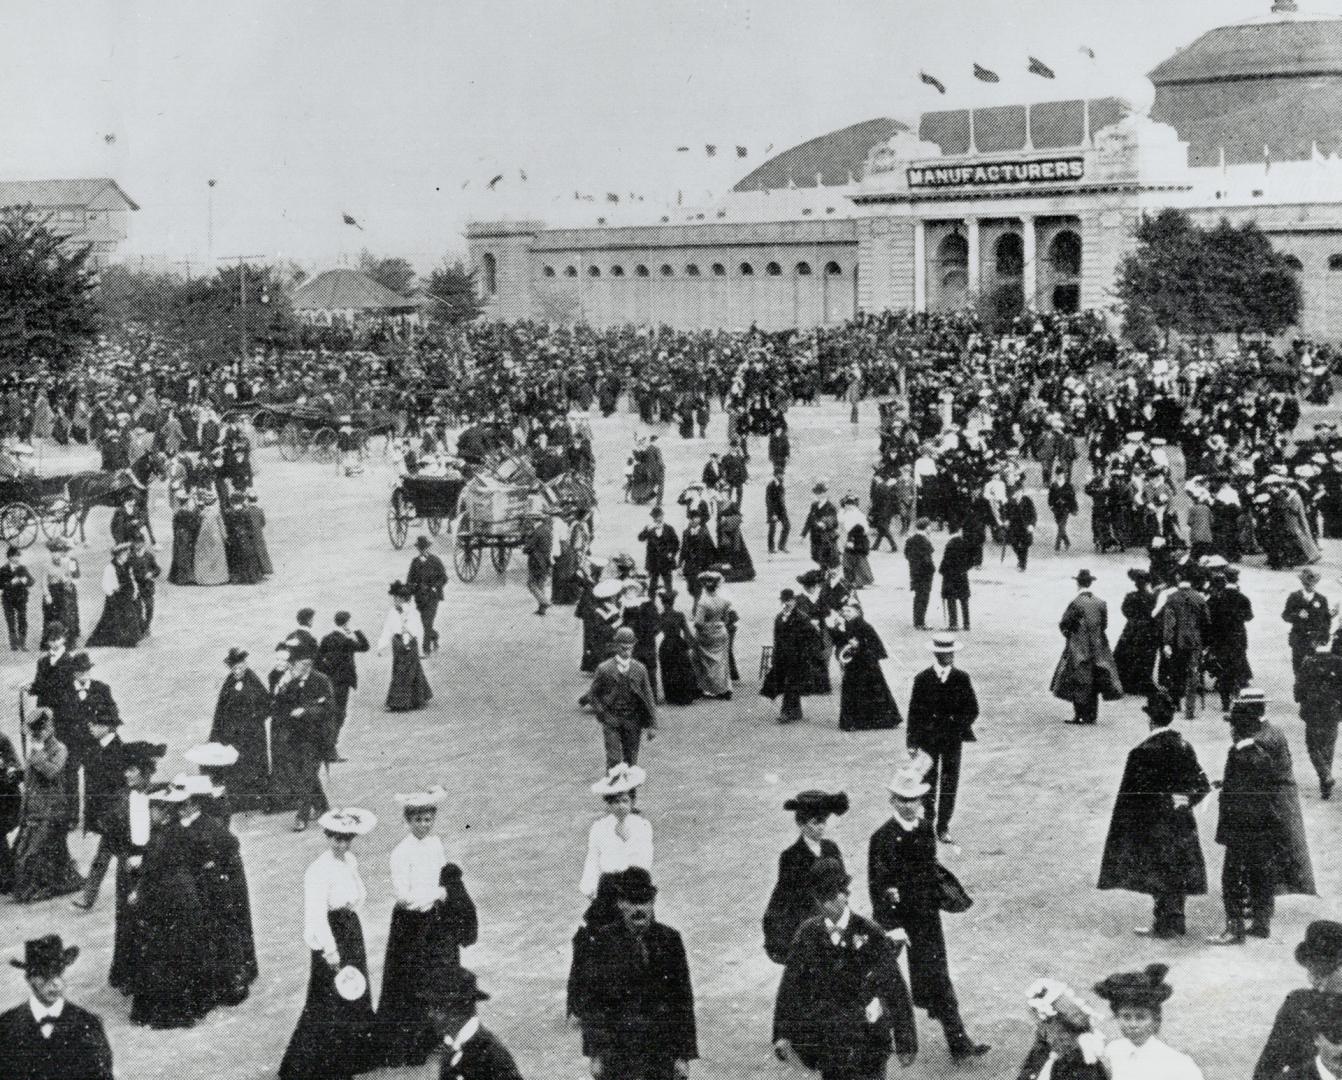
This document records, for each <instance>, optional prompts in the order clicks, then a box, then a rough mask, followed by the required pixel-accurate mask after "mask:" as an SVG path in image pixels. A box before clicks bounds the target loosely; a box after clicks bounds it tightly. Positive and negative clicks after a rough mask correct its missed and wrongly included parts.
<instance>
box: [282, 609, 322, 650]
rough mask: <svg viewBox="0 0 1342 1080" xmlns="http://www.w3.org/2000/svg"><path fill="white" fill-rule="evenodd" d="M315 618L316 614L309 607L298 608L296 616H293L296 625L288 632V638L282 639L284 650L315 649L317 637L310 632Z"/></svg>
mask: <svg viewBox="0 0 1342 1080" xmlns="http://www.w3.org/2000/svg"><path fill="white" fill-rule="evenodd" d="M316 617H317V613H316V612H315V611H313V610H312V608H310V607H305V608H299V609H298V614H297V615H295V616H294V621H295V622H296V623H298V625H297V626H295V627H294V628H293V629H292V630H290V631H289V636H288V637H286V638H285V639H284V647H285V648H286V649H296V648H297V649H312V650H313V651H314V652H315V651H316V648H317V635H316V634H314V633H313V632H312V620H313V619H315V618H316Z"/></svg>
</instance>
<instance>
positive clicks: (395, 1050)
mask: <svg viewBox="0 0 1342 1080" xmlns="http://www.w3.org/2000/svg"><path fill="white" fill-rule="evenodd" d="M446 797H447V792H446V791H444V790H443V789H442V788H441V787H432V788H430V789H429V790H428V791H421V792H416V793H415V794H413V795H397V796H396V801H397V802H398V803H400V804H401V807H402V811H403V813H404V814H405V821H406V824H407V825H408V826H409V827H410V835H409V836H407V837H406V838H405V839H404V840H402V841H401V842H400V843H399V844H397V845H396V847H395V849H394V850H393V851H392V853H391V887H392V891H393V893H395V896H396V906H395V908H393V909H392V913H391V930H390V931H389V932H388V934H387V955H386V960H385V961H384V963H383V965H382V1000H381V1001H380V1002H379V1003H378V1017H377V1018H378V1028H379V1030H380V1031H381V1032H382V1033H383V1034H382V1037H381V1038H382V1042H383V1047H382V1054H381V1060H382V1064H383V1065H385V1066H387V1067H389V1068H397V1067H400V1066H403V1065H423V1064H424V1062H425V1061H426V1060H427V1058H428V1055H429V1051H430V1049H431V1048H432V1046H433V1043H434V1034H433V1024H432V1020H431V1018H430V1016H429V1012H428V1009H427V1008H426V1007H425V1004H424V999H423V993H422V990H423V986H424V984H425V980H426V979H427V977H428V973H429V972H430V971H432V970H433V969H434V968H435V967H436V966H446V967H449V968H455V967H456V966H457V965H458V964H459V963H460V962H461V948H462V946H464V945H473V944H475V939H476V934H477V929H478V927H477V922H476V912H475V904H474V902H473V901H472V900H471V898H470V895H469V894H468V893H467V892H466V886H465V884H464V883H463V882H462V879H461V868H460V867H459V866H457V865H456V864H455V863H450V862H448V861H447V854H446V852H444V850H443V842H442V840H440V839H439V838H438V837H437V836H435V835H434V833H433V827H434V823H435V822H436V820H437V818H438V807H439V805H440V804H441V803H442V801H443V800H444V799H445V798H446Z"/></svg>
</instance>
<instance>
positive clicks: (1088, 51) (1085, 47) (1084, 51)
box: [1077, 45, 1095, 60]
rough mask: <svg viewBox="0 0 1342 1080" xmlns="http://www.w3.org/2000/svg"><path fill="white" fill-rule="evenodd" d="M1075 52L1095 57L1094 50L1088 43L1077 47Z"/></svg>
mask: <svg viewBox="0 0 1342 1080" xmlns="http://www.w3.org/2000/svg"><path fill="white" fill-rule="evenodd" d="M1077 52H1079V53H1081V54H1082V55H1083V56H1089V57H1090V58H1091V59H1092V60H1094V59H1095V50H1094V49H1092V48H1091V47H1090V46H1089V45H1082V46H1081V48H1079V49H1077Z"/></svg>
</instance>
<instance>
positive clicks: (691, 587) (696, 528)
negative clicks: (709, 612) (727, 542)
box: [680, 510, 718, 600]
mask: <svg viewBox="0 0 1342 1080" xmlns="http://www.w3.org/2000/svg"><path fill="white" fill-rule="evenodd" d="M717 561H718V547H717V544H715V543H714V542H713V536H712V534H711V533H710V532H709V531H708V517H707V515H706V514H705V513H703V512H702V511H699V510H691V511H690V515H689V525H688V526H687V527H686V529H685V538H684V540H683V541H682V542H681V545H680V571H681V573H683V574H684V575H685V588H686V589H687V590H688V591H689V594H690V595H691V596H692V597H694V598H695V599H696V600H697V599H699V593H700V591H701V590H702V589H703V583H702V582H701V581H700V580H699V575H700V574H702V573H703V572H704V571H705V570H708V569H710V568H711V567H712V566H713V565H714V564H715V563H716V562H717Z"/></svg>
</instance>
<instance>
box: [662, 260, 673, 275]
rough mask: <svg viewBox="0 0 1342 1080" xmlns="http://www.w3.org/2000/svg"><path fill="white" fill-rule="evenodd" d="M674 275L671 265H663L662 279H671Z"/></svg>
mask: <svg viewBox="0 0 1342 1080" xmlns="http://www.w3.org/2000/svg"><path fill="white" fill-rule="evenodd" d="M674 273H675V271H674V270H672V269H671V264H670V263H662V269H661V274H662V277H670V276H671V275H672V274H674Z"/></svg>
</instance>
